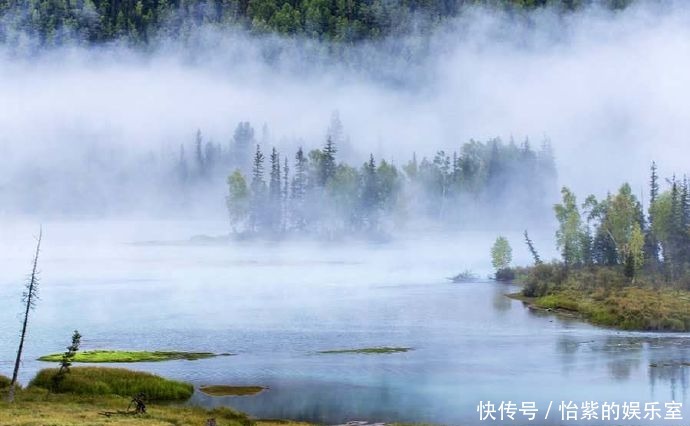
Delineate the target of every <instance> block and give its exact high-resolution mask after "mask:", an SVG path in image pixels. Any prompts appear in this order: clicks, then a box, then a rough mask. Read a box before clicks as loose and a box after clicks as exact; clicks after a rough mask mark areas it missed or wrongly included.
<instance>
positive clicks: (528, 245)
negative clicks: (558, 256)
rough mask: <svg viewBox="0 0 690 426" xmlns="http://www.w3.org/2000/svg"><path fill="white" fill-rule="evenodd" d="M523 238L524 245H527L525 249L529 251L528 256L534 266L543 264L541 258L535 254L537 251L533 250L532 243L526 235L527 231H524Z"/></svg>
mask: <svg viewBox="0 0 690 426" xmlns="http://www.w3.org/2000/svg"><path fill="white" fill-rule="evenodd" d="M523 235H524V236H525V244H527V249H528V250H529V252H530V254H531V255H532V259H534V264H535V265H541V264H543V263H544V262H542V261H541V257H539V253H538V252H537V249H536V248H534V243H533V242H532V240H531V239H530V237H529V235H528V234H527V230H526V229H525V232H524V234H523Z"/></svg>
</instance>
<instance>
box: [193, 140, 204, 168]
mask: <svg viewBox="0 0 690 426" xmlns="http://www.w3.org/2000/svg"><path fill="white" fill-rule="evenodd" d="M202 144H203V138H202V137H201V130H197V131H196V136H195V138H194V146H195V154H196V172H197V175H199V176H203V175H204V153H203V151H202Z"/></svg>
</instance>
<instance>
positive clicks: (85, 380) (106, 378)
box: [29, 367, 194, 401]
mask: <svg viewBox="0 0 690 426" xmlns="http://www.w3.org/2000/svg"><path fill="white" fill-rule="evenodd" d="M57 372H58V369H57V368H47V369H44V370H41V371H39V372H38V374H37V375H36V377H34V379H33V380H31V383H29V386H35V387H41V388H45V389H51V390H52V391H53V392H56V393H74V394H78V395H120V396H125V397H131V396H134V395H136V394H138V393H144V394H145V395H146V398H147V399H149V400H151V401H180V400H186V399H188V398H189V397H191V396H192V393H193V392H194V387H193V386H192V385H190V384H188V383H183V382H178V381H174V380H168V379H164V378H162V377H160V376H156V375H154V374H150V373H144V372H140V371H131V370H125V369H122V368H99V367H75V368H71V369H70V371H69V373H67V375H66V376H65V378H64V379H63V380H62V381H61V382H60V383H59V385H58V386H57V388H55V389H53V386H54V383H55V382H54V381H53V376H55V374H57Z"/></svg>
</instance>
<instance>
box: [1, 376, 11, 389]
mask: <svg viewBox="0 0 690 426" xmlns="http://www.w3.org/2000/svg"><path fill="white" fill-rule="evenodd" d="M10 382H11V380H10V379H9V377H5V376H3V375H1V374H0V389H5V388H9V387H10Z"/></svg>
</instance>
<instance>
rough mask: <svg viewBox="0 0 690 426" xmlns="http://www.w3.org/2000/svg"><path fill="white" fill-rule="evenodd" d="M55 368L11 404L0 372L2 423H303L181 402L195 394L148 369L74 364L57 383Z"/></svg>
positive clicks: (44, 372)
mask: <svg viewBox="0 0 690 426" xmlns="http://www.w3.org/2000/svg"><path fill="white" fill-rule="evenodd" d="M55 372H56V370H55V369H46V370H42V371H41V372H39V373H38V374H37V376H36V377H35V378H34V379H33V380H32V381H31V382H30V383H29V385H28V387H26V388H24V389H22V388H19V389H17V393H16V395H15V401H14V402H12V403H10V402H8V401H7V400H6V396H7V393H8V384H9V379H7V378H6V377H4V376H0V424H2V425H3V426H5V425H7V426H10V425H48V424H49V425H60V426H62V425H82V424H88V425H106V424H107V425H122V426H125V425H138V426H141V425H143V426H149V425H150V426H154V425H155V426H159V425H205V424H207V422H208V421H209V420H210V419H214V420H215V424H216V425H217V426H221V425H224V426H252V425H266V426H271V425H278V424H281V425H285V424H290V425H306V423H299V422H291V421H285V420H256V419H250V418H249V417H248V416H247V415H246V414H244V413H241V412H238V411H235V410H233V409H231V408H227V407H221V408H214V409H205V408H200V407H191V406H186V405H181V404H182V403H183V402H184V401H186V400H187V399H188V398H189V397H190V396H191V394H192V393H193V391H194V389H193V387H192V385H190V384H187V383H183V382H177V381H173V380H168V379H165V378H163V377H159V376H155V375H152V374H149V373H144V372H135V371H130V370H126V369H119V368H102V367H77V368H72V369H71V370H70V372H69V373H67V374H66V375H65V377H64V379H63V380H61V381H60V382H57V383H56V382H55V381H53V380H52V378H53V377H54V375H55ZM48 388H51V389H53V391H49V390H48ZM139 393H142V394H144V395H146V396H145V399H146V402H145V403H146V412H145V413H143V414H134V412H133V408H134V406H133V405H132V404H131V401H132V396H131V395H136V394H139ZM163 401H165V402H163ZM176 403H177V404H176ZM178 404H179V405H178Z"/></svg>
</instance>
